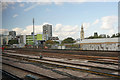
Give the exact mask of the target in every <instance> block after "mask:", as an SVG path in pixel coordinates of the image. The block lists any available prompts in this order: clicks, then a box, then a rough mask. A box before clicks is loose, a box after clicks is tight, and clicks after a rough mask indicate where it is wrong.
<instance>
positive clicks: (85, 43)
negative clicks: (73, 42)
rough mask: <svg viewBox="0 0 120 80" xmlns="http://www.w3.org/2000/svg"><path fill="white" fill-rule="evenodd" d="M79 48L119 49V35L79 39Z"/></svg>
mask: <svg viewBox="0 0 120 80" xmlns="http://www.w3.org/2000/svg"><path fill="white" fill-rule="evenodd" d="M80 49H81V50H108V51H120V37H117V38H99V39H84V40H82V41H80Z"/></svg>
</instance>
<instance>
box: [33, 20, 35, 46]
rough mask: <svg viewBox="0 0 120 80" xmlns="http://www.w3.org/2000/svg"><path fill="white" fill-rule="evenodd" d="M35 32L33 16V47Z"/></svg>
mask: <svg viewBox="0 0 120 80" xmlns="http://www.w3.org/2000/svg"><path fill="white" fill-rule="evenodd" d="M34 34H35V32H34V18H33V48H34V45H35V36H34Z"/></svg>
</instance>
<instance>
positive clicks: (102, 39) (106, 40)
mask: <svg viewBox="0 0 120 80" xmlns="http://www.w3.org/2000/svg"><path fill="white" fill-rule="evenodd" d="M103 42H120V37H117V38H99V39H84V40H82V41H80V43H103Z"/></svg>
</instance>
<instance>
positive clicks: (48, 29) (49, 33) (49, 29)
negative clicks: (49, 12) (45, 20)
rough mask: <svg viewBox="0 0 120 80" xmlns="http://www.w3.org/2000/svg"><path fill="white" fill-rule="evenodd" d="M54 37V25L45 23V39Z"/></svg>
mask: <svg viewBox="0 0 120 80" xmlns="http://www.w3.org/2000/svg"><path fill="white" fill-rule="evenodd" d="M50 37H52V25H50V24H45V25H43V39H44V40H45V41H46V40H49V38H50Z"/></svg>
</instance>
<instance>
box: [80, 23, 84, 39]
mask: <svg viewBox="0 0 120 80" xmlns="http://www.w3.org/2000/svg"><path fill="white" fill-rule="evenodd" d="M80 38H81V40H83V39H84V30H83V25H82V26H81V32H80Z"/></svg>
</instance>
